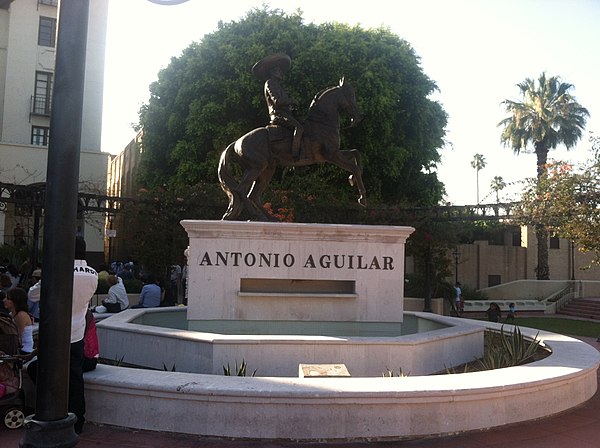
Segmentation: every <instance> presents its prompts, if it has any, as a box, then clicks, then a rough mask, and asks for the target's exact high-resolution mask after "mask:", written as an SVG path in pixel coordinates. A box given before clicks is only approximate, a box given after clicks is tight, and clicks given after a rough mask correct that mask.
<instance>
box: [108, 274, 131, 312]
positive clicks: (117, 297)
mask: <svg viewBox="0 0 600 448" xmlns="http://www.w3.org/2000/svg"><path fill="white" fill-rule="evenodd" d="M106 281H107V282H108V284H109V285H110V288H109V289H108V297H107V298H106V299H104V300H103V301H102V305H104V306H105V307H106V311H107V312H109V313H120V312H121V311H123V310H126V309H127V308H129V297H127V290H126V289H125V285H124V284H123V280H122V279H121V278H120V277H117V276H116V275H109V276H108V277H107V279H106Z"/></svg>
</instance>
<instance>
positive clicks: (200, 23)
mask: <svg viewBox="0 0 600 448" xmlns="http://www.w3.org/2000/svg"><path fill="white" fill-rule="evenodd" d="M263 4H267V5H269V6H270V7H271V8H272V9H274V8H277V9H281V10H283V11H285V12H287V13H294V12H296V11H298V10H301V11H302V16H303V18H304V23H307V24H308V23H317V24H319V23H327V22H340V23H346V24H350V25H359V26H361V27H362V28H364V29H371V28H378V27H381V26H383V27H386V28H389V29H390V30H391V31H392V32H393V33H394V34H396V35H398V36H399V37H400V38H402V39H404V40H406V41H407V42H409V43H410V44H411V45H412V47H413V48H414V49H415V52H416V54H417V56H418V57H419V58H420V63H421V67H422V69H423V71H424V73H425V74H426V75H427V76H428V77H429V78H430V79H432V80H433V81H434V82H435V83H436V84H437V86H438V89H439V90H438V91H437V92H435V93H434V94H433V95H432V96H431V99H433V100H435V101H438V102H440V103H441V105H442V107H443V108H444V110H445V111H446V113H447V114H448V125H447V127H446V131H447V134H446V142H447V144H446V146H444V147H443V148H442V149H440V153H441V156H442V160H441V162H440V163H439V164H438V167H437V170H436V171H437V173H438V178H439V179H440V180H441V181H442V182H443V183H444V184H445V187H446V193H447V194H446V197H445V199H444V201H445V202H448V203H451V204H456V205H464V204H475V203H477V199H478V193H477V190H478V189H477V186H478V185H479V201H480V203H494V202H496V197H495V194H494V193H493V192H492V191H491V188H490V183H491V181H492V179H493V178H494V177H495V176H501V177H502V178H503V180H504V182H506V183H507V184H509V186H508V187H507V188H505V189H504V190H502V191H501V192H500V197H499V200H500V201H509V200H515V199H518V192H519V191H520V189H521V188H522V185H523V183H522V181H523V180H524V179H526V178H529V177H534V176H535V164H536V161H535V155H534V154H526V153H521V154H520V155H515V154H513V151H512V150H511V149H510V148H507V147H505V146H503V145H502V144H501V142H500V134H501V128H499V127H497V124H498V123H499V122H500V120H502V119H503V118H505V117H506V116H507V114H506V112H505V111H504V109H503V106H502V105H501V102H502V101H503V100H505V99H511V100H517V101H519V100H520V96H519V89H518V88H517V86H516V85H517V84H518V83H520V82H522V81H523V80H525V79H526V78H533V79H537V78H538V77H539V75H540V74H541V73H542V72H546V74H547V75H548V76H559V77H560V78H561V80H562V81H563V82H567V83H570V84H572V85H573V86H574V88H573V89H572V90H571V93H572V94H573V95H574V96H575V98H576V100H577V101H578V102H579V103H580V104H581V105H582V106H584V107H586V108H587V109H588V111H589V112H590V118H589V119H588V122H587V126H586V130H585V132H584V136H583V138H582V140H581V142H580V143H579V144H578V145H577V147H575V148H573V149H571V151H567V150H566V149H565V148H564V147H558V148H557V149H555V150H552V151H551V152H550V154H549V158H550V159H556V160H566V161H570V162H572V163H575V164H577V163H578V162H582V161H585V160H586V159H588V158H589V156H590V152H589V150H590V143H589V141H588V137H589V132H590V131H592V132H594V133H595V134H596V135H600V88H598V85H597V83H598V82H600V57H598V48H600V26H598V24H599V23H600V1H598V0H410V1H409V0H395V1H390V0H370V1H368V2H349V1H347V0H344V1H340V0H327V1H323V0H301V1H299V0H271V1H268V0H265V1H262V0H221V1H218V2H212V1H210V2H207V1H205V0H188V1H187V2H185V3H181V4H177V5H169V6H165V5H159V4H156V3H153V2H151V1H150V0H110V2H109V13H108V14H109V15H108V29H107V43H106V45H107V47H106V65H105V86H104V113H103V126H102V150H103V151H104V152H110V153H113V154H116V153H119V152H120V151H121V150H122V149H123V148H124V147H125V146H126V145H127V143H128V142H129V141H130V140H131V139H132V138H133V137H134V136H135V132H134V131H133V129H132V124H135V123H137V121H138V110H139V108H140V106H141V105H142V104H144V103H146V102H147V101H148V99H149V90H148V87H149V85H150V84H151V83H152V82H154V81H156V79H157V75H158V72H159V71H160V69H161V68H164V67H166V66H168V64H169V63H170V60H171V58H172V57H178V56H180V55H181V52H182V51H183V49H185V48H186V47H188V46H189V45H190V44H191V43H192V42H200V41H201V40H202V38H203V36H204V35H206V34H210V33H213V32H215V31H216V30H217V27H218V23H219V22H220V21H223V22H224V23H227V22H231V21H238V20H241V19H243V17H244V16H246V14H247V13H248V12H249V11H250V10H252V9H253V8H260V7H262V5H263ZM341 75H343V74H340V76H341ZM357 96H358V97H359V101H360V92H357ZM365 119H368V117H365ZM475 154H482V155H483V157H484V159H485V162H486V166H485V167H484V168H483V169H482V170H481V171H479V184H478V183H477V172H476V170H475V169H474V168H472V167H471V162H472V161H473V158H474V156H475ZM366 187H367V197H368V185H367V186H366Z"/></svg>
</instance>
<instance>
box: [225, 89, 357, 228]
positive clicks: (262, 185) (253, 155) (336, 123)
mask: <svg viewBox="0 0 600 448" xmlns="http://www.w3.org/2000/svg"><path fill="white" fill-rule="evenodd" d="M341 112H345V113H347V114H348V115H350V117H351V120H352V121H351V126H354V125H356V124H357V123H358V122H359V121H360V119H361V118H362V117H361V114H360V110H359V107H358V104H357V102H356V95H355V94H354V89H353V88H352V86H351V85H350V84H348V83H346V82H344V79H343V78H342V80H341V81H340V83H339V85H337V86H334V87H329V88H326V89H324V90H322V91H321V92H319V93H318V94H317V95H315V97H314V99H313V101H312V103H311V105H310V108H309V113H308V117H307V118H306V120H305V122H304V133H303V136H302V145H301V154H302V157H301V158H300V159H299V160H297V161H296V160H294V158H293V157H292V151H291V143H292V131H291V130H289V129H287V128H285V127H282V126H274V125H268V126H265V127H261V128H257V129H254V130H252V131H250V132H248V133H247V134H245V135H244V136H242V137H240V138H238V139H237V140H236V141H235V142H233V143H231V144H229V146H227V148H226V149H225V150H224V151H223V153H222V154H221V159H220V161H219V169H218V173H219V181H220V183H221V188H222V189H223V191H225V193H226V194H227V196H228V197H229V207H228V208H227V211H226V212H225V214H224V215H223V218H222V219H224V220H235V219H237V218H238V217H239V216H240V214H241V213H242V211H243V210H244V209H246V211H247V212H248V213H250V214H251V215H252V216H253V217H254V219H256V220H259V221H274V220H276V219H275V218H274V217H272V216H271V215H270V214H269V213H268V212H267V211H266V210H265V209H264V208H263V203H262V199H261V196H262V194H263V193H264V191H265V190H266V188H267V186H268V184H269V182H270V181H271V178H272V177H273V174H274V172H275V169H276V168H277V166H279V165H281V166H304V165H311V164H315V163H325V162H328V163H333V164H335V165H337V166H339V167H340V168H342V169H344V170H346V171H348V172H350V173H351V174H350V176H349V178H348V180H349V182H350V185H352V186H354V185H356V186H357V188H358V193H359V198H358V203H359V204H361V205H362V206H366V204H367V201H366V197H365V196H366V190H365V186H364V184H363V180H362V162H361V155H360V152H359V151H358V150H357V149H345V150H341V149H340V113H341ZM234 156H235V158H236V159H237V161H238V163H239V164H240V165H241V167H242V168H243V175H242V177H241V179H240V180H239V182H238V181H237V180H236V179H234V177H233V175H232V174H231V170H230V167H231V163H232V160H231V158H232V157H234Z"/></svg>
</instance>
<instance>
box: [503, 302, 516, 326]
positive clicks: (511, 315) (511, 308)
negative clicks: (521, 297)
mask: <svg viewBox="0 0 600 448" xmlns="http://www.w3.org/2000/svg"><path fill="white" fill-rule="evenodd" d="M516 314H517V309H516V308H515V303H514V302H511V303H510V304H509V305H508V313H507V314H506V322H514V321H515V315H516Z"/></svg>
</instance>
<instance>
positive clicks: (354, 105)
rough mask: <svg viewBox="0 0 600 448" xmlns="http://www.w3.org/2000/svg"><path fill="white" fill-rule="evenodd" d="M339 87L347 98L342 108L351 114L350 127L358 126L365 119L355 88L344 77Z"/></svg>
mask: <svg viewBox="0 0 600 448" xmlns="http://www.w3.org/2000/svg"><path fill="white" fill-rule="evenodd" d="M338 88H339V89H340V92H342V94H343V97H344V100H345V101H344V103H343V104H342V108H343V109H344V111H345V112H346V113H347V114H348V115H350V127H353V126H356V125H357V124H358V123H359V122H360V121H361V120H362V119H363V116H362V113H361V112H360V108H359V107H358V102H357V101H356V94H355V93H354V88H352V86H351V85H350V84H348V83H346V81H345V79H344V78H343V77H342V79H340V84H339V86H338Z"/></svg>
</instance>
